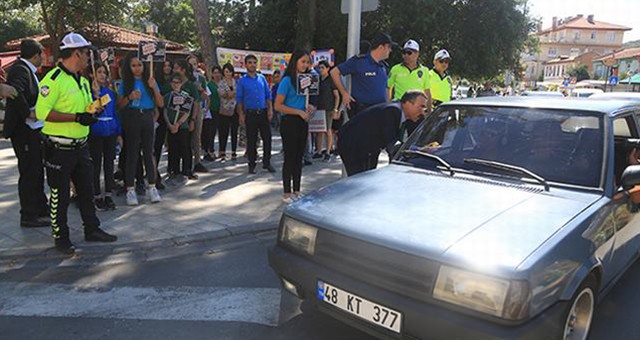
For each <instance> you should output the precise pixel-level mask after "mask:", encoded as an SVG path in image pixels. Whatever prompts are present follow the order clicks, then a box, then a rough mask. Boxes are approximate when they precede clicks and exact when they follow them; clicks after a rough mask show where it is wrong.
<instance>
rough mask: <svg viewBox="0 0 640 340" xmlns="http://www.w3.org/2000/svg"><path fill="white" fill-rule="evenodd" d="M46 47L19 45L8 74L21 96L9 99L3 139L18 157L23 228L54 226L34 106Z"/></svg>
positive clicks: (29, 41)
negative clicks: (50, 212)
mask: <svg viewBox="0 0 640 340" xmlns="http://www.w3.org/2000/svg"><path fill="white" fill-rule="evenodd" d="M43 52H44V48H43V47H42V45H40V43H39V42H37V41H35V40H33V39H25V40H23V41H22V42H21V43H20V59H19V60H18V61H17V62H16V63H15V65H13V66H12V67H11V68H10V69H9V72H8V73H7V84H8V85H10V86H12V87H14V88H15V89H16V91H17V92H18V95H17V96H16V97H15V98H13V99H8V100H7V108H6V114H5V121H4V137H5V138H10V139H11V144H12V145H13V150H14V152H15V154H16V157H17V158H18V171H19V172H20V179H19V181H18V195H19V196H20V225H21V226H22V227H26V228H29V227H48V226H50V225H51V219H50V218H49V216H48V215H49V206H48V205H47V197H46V196H45V194H44V168H43V164H42V147H41V144H40V129H41V128H42V125H43V124H42V122H39V121H38V120H36V116H35V105H36V99H37V98H38V92H39V91H38V87H39V86H38V78H37V77H36V72H37V69H38V67H40V65H42V61H43V58H44V53H43Z"/></svg>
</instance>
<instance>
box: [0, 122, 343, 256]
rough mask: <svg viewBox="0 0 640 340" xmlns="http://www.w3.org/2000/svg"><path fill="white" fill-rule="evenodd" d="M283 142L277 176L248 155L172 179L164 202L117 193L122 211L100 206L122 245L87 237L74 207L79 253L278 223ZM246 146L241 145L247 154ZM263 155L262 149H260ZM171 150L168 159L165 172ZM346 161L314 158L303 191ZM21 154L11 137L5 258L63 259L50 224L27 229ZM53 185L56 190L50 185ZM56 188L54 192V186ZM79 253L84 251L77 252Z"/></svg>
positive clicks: (4, 161) (5, 181)
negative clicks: (251, 171) (177, 181)
mask: <svg viewBox="0 0 640 340" xmlns="http://www.w3.org/2000/svg"><path fill="white" fill-rule="evenodd" d="M280 150H281V140H280V137H279V136H275V135H274V137H273V153H272V164H273V166H274V167H275V168H276V170H277V172H276V173H275V174H270V173H269V172H267V171H264V170H262V167H261V165H260V164H259V165H258V167H257V170H259V171H258V173H257V174H256V175H248V174H247V163H246V162H247V160H246V158H243V157H238V160H237V161H235V162H232V161H226V162H224V163H222V162H220V161H215V162H209V163H207V162H205V163H203V164H204V165H205V166H207V168H208V169H209V173H206V174H199V176H200V178H199V179H198V180H195V181H187V182H185V183H184V184H182V185H174V186H171V185H167V189H166V190H164V191H161V195H162V199H163V201H162V202H160V203H157V204H150V203H148V201H147V199H146V196H145V197H139V200H140V205H139V206H134V207H129V206H127V205H126V203H125V199H124V196H114V201H115V203H116V205H117V206H118V207H117V209H116V210H115V211H106V212H97V214H98V217H99V218H100V220H101V222H102V228H103V229H104V230H105V231H107V232H109V233H113V234H115V235H117V236H118V241H117V242H114V243H87V242H85V241H84V238H83V231H82V222H81V219H80V214H79V211H78V209H77V208H76V207H75V205H73V204H72V205H70V206H69V211H68V216H69V227H70V235H71V241H72V242H73V243H74V244H75V246H76V248H77V249H78V252H77V254H79V255H80V256H81V255H97V254H117V253H120V252H132V251H138V250H144V249H151V248H161V247H162V248H164V247H170V246H176V245H184V244H186V243H192V242H198V241H208V240H215V239H219V238H224V237H228V236H231V235H238V234H243V233H253V232H260V231H266V230H273V229H274V228H276V227H277V225H278V221H279V219H280V216H281V214H282V210H283V208H284V206H285V204H284V203H283V202H282V162H283V155H282V153H280ZM243 152H244V150H239V151H238V154H239V155H242V153H243ZM258 152H259V153H258V154H259V155H260V154H261V152H262V151H261V150H259V151H258ZM165 166H166V153H165V154H164V155H163V160H162V161H161V162H160V171H161V173H162V174H163V175H164V174H165V170H164V168H165ZM341 169H342V163H341V162H340V160H339V159H338V160H335V159H332V160H331V162H329V163H326V162H322V161H320V160H314V164H313V165H310V166H306V167H304V168H303V175H302V192H303V193H305V192H310V191H312V190H315V189H318V188H320V187H322V186H325V185H328V184H331V183H333V182H335V181H337V180H339V179H340V176H341ZM17 183H18V168H17V160H16V158H15V155H14V153H13V149H12V148H11V144H10V142H9V141H7V140H4V139H3V140H1V141H0V216H2V217H1V219H0V260H11V259H24V258H33V257H45V258H46V257H49V258H57V257H60V254H59V253H58V252H56V251H55V250H54V249H53V239H52V237H51V229H50V228H21V227H20V213H19V211H20V203H19V201H18V192H17V190H18V188H17ZM45 190H48V188H46V189H45ZM47 194H48V192H47ZM76 256H78V255H76Z"/></svg>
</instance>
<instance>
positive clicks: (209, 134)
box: [201, 113, 219, 154]
mask: <svg viewBox="0 0 640 340" xmlns="http://www.w3.org/2000/svg"><path fill="white" fill-rule="evenodd" d="M212 116H213V118H210V119H205V120H204V121H203V122H202V141H201V143H202V149H203V150H204V151H205V152H207V153H209V154H213V153H215V150H214V140H215V138H216V134H217V132H218V120H219V118H218V117H219V115H218V114H217V113H213V114H212Z"/></svg>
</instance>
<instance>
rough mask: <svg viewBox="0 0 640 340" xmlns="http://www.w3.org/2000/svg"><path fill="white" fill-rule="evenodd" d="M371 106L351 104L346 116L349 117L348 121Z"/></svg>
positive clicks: (357, 103)
mask: <svg viewBox="0 0 640 340" xmlns="http://www.w3.org/2000/svg"><path fill="white" fill-rule="evenodd" d="M372 105H373V104H366V103H361V102H353V103H351V108H350V109H348V110H347V116H349V119H351V118H353V117H354V116H355V115H357V114H358V112H361V111H363V110H364V109H366V108H368V107H369V106H372Z"/></svg>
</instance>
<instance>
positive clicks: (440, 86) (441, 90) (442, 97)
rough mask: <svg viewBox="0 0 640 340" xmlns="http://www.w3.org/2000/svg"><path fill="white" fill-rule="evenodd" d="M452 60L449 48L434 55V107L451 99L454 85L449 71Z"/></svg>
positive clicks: (432, 88) (432, 76)
mask: <svg viewBox="0 0 640 340" xmlns="http://www.w3.org/2000/svg"><path fill="white" fill-rule="evenodd" d="M450 61H451V56H450V55H449V52H447V50H440V51H438V52H437V53H436V54H435V56H434V57H433V69H432V70H431V96H432V97H433V106H434V107H436V106H438V105H440V104H441V103H446V102H448V101H450V100H451V87H452V85H453V81H452V80H451V77H450V76H449V74H448V73H447V69H448V68H449V62H450Z"/></svg>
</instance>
